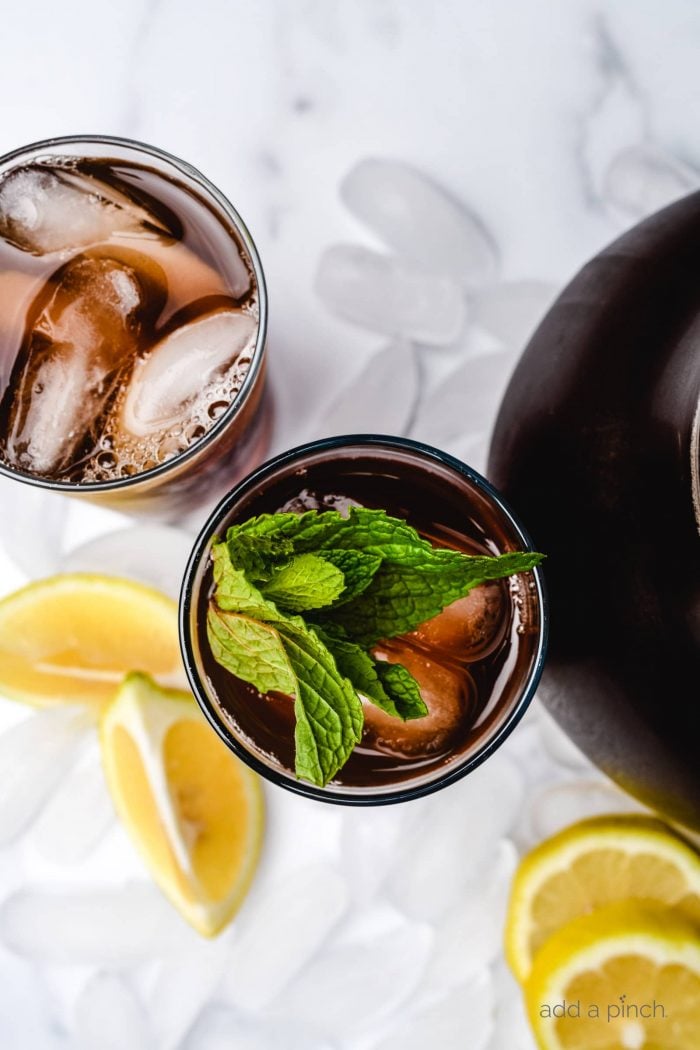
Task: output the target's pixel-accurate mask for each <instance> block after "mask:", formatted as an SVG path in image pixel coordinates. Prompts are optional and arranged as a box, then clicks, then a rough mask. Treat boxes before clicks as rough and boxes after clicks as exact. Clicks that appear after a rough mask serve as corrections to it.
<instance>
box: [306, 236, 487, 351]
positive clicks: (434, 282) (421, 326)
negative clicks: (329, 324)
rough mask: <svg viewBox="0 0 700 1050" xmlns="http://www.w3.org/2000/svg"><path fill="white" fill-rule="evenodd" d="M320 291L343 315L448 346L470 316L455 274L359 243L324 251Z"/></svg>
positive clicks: (372, 326) (318, 281)
mask: <svg viewBox="0 0 700 1050" xmlns="http://www.w3.org/2000/svg"><path fill="white" fill-rule="evenodd" d="M316 290H317V292H318V294H319V295H320V297H321V299H323V301H324V302H325V304H326V306H327V307H328V309H329V310H332V311H333V312H334V313H335V314H337V315H338V316H339V317H343V318H345V319H346V320H348V321H352V322H353V323H354V324H358V325H361V326H362V327H364V328H370V329H372V330H373V331H375V332H384V333H385V334H386V335H391V336H402V337H403V338H405V339H410V340H412V341H413V342H416V343H428V344H434V345H436V346H445V345H449V344H450V343H453V342H454V341H455V340H456V339H457V337H458V336H459V334H460V332H461V331H462V329H463V328H464V324H465V321H466V306H465V301H464V297H463V295H462V292H461V290H460V288H459V286H458V285H457V284H456V283H455V282H454V281H453V280H452V279H451V278H449V277H443V276H441V275H435V274H430V273H427V272H425V271H423V270H420V269H418V268H416V267H414V266H412V265H410V264H406V263H404V262H402V261H401V260H400V259H397V258H395V257H392V256H389V255H381V254H380V253H378V252H373V251H370V250H369V249H368V248H362V247H360V246H359V245H357V246H356V245H351V244H338V245H335V246H334V247H332V248H328V249H327V251H325V252H324V254H323V255H322V257H321V260H320V262H319V266H318V272H317V275H316Z"/></svg>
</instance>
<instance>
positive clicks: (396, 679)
mask: <svg viewBox="0 0 700 1050" xmlns="http://www.w3.org/2000/svg"><path fill="white" fill-rule="evenodd" d="M376 668H377V675H378V677H379V680H380V682H381V683H382V686H383V687H384V690H385V692H386V693H387V695H388V696H389V698H390V700H391V701H392V702H393V704H394V706H395V707H396V710H397V711H398V713H399V716H400V717H401V718H403V720H404V721H405V722H407V721H408V720H409V719H411V718H423V716H424V715H427V714H428V705H427V704H426V702H425V700H424V699H423V697H422V696H421V692H420V687H419V685H418V682H417V681H416V680H415V678H414V677H413V675H412V674H411V672H410V671H409V670H408V668H406V667H404V666H403V664H390V663H384V662H382V661H381V660H378V661H377V663H376Z"/></svg>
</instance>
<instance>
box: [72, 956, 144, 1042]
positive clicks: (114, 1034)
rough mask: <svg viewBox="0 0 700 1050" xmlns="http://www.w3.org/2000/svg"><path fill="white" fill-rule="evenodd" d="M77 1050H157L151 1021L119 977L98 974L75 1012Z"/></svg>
mask: <svg viewBox="0 0 700 1050" xmlns="http://www.w3.org/2000/svg"><path fill="white" fill-rule="evenodd" d="M73 1031H74V1037H75V1041H76V1044H77V1046H76V1050H153V1046H154V1041H153V1034H152V1032H151V1031H150V1028H149V1024H148V1018H147V1016H146V1012H145V1010H144V1008H143V1005H142V1003H141V1002H140V1001H139V999H138V997H137V996H136V994H135V992H134V991H133V989H132V988H131V987H130V986H129V985H128V984H127V982H126V980H125V979H123V978H122V977H119V976H117V975H116V974H109V973H98V974H95V975H94V976H93V977H91V978H90V980H89V981H88V982H87V984H86V985H85V987H84V989H83V991H82V992H81V994H80V996H79V997H78V999H77V1001H76V1003H75V1008H74V1021H73Z"/></svg>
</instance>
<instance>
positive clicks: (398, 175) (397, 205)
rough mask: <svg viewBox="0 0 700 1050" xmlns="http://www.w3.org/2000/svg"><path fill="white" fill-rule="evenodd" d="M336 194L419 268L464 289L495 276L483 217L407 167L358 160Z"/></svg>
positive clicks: (491, 244)
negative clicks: (463, 286)
mask: <svg viewBox="0 0 700 1050" xmlns="http://www.w3.org/2000/svg"><path fill="white" fill-rule="evenodd" d="M340 194H341V197H342V199H343V201H344V202H345V204H346V205H347V207H348V208H349V209H350V211H351V212H352V213H353V214H354V215H356V216H357V218H358V219H361V220H362V221H363V222H365V223H366V224H367V225H368V226H369V227H370V228H371V229H373V230H375V231H376V232H377V233H378V234H379V236H380V237H381V238H382V239H383V240H384V241H385V242H386V244H387V245H388V246H389V247H390V248H393V249H394V251H396V252H398V253H399V254H400V255H402V256H404V257H405V258H406V259H408V260H410V261H411V262H413V263H416V264H417V265H419V266H420V267H421V268H422V269H425V270H430V271H433V272H435V273H443V274H450V275H451V276H453V277H454V278H455V279H456V280H458V281H460V282H461V283H462V284H465V285H467V286H468V287H472V286H478V285H481V284H487V283H489V282H490V281H493V279H494V278H495V276H496V272H497V268H498V258H497V253H496V248H495V245H494V242H493V238H492V237H491V235H490V234H489V232H488V231H487V230H486V228H485V226H484V225H483V223H482V222H481V220H480V219H479V218H478V217H477V216H476V215H474V214H473V213H472V212H471V211H470V210H469V209H468V208H467V207H465V206H464V205H463V204H461V203H460V202H459V201H458V200H456V198H454V197H453V196H452V195H451V194H450V193H449V192H448V191H447V190H445V189H443V188H442V187H441V186H439V185H438V184H437V183H436V182H434V181H433V180H432V179H431V178H430V177H429V176H427V175H425V174H424V173H423V172H421V171H418V170H417V169H416V168H414V167H411V165H409V164H404V163H402V162H401V161H395V160H382V159H379V158H367V159H366V160H362V161H360V163H359V164H357V165H356V166H355V167H354V168H353V169H352V170H351V171H350V172H349V173H348V175H346V177H345V179H344V180H343V183H342V185H341V187H340Z"/></svg>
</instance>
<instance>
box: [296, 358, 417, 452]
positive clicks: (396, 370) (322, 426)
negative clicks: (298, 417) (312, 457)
mask: <svg viewBox="0 0 700 1050" xmlns="http://www.w3.org/2000/svg"><path fill="white" fill-rule="evenodd" d="M419 391H420V368H419V365H418V356H417V353H416V350H415V348H414V347H413V346H411V344H410V343H407V342H406V341H405V340H403V339H397V340H394V341H393V342H391V343H389V345H388V346H386V347H384V349H383V350H380V351H379V352H378V353H376V354H374V355H373V357H372V358H371V359H370V360H369V362H368V363H367V365H366V366H365V367H364V368H363V369H362V371H361V372H360V374H359V375H358V376H357V378H356V379H355V380H354V381H353V382H352V383H350V384H349V385H346V386H345V387H344V388H343V391H342V393H341V394H340V396H339V397H338V398H337V399H336V400H335V401H334V402H333V403H332V404H331V406H330V408H328V409H327V410H326V411H325V412H324V413H323V415H322V416H321V417H320V419H318V420H317V421H316V424H315V427H314V430H315V432H316V433H317V434H323V435H324V436H325V437H333V436H334V435H336V434H404V433H406V431H407V428H408V426H409V424H410V422H411V418H412V416H413V412H414V408H415V405H416V401H417V399H418V394H419Z"/></svg>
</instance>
